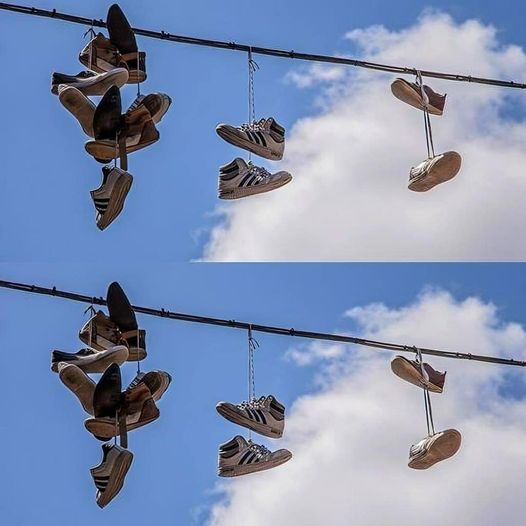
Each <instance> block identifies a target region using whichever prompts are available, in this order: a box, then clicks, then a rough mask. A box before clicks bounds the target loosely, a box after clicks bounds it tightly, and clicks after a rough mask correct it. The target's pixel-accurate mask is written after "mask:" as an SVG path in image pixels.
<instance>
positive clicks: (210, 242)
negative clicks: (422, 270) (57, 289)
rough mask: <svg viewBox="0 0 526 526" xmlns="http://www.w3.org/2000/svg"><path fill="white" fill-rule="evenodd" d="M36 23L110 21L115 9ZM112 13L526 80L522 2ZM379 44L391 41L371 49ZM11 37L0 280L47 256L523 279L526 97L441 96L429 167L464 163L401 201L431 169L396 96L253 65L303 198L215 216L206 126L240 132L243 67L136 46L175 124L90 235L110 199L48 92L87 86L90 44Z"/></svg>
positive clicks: (43, 35)
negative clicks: (291, 264)
mask: <svg viewBox="0 0 526 526" xmlns="http://www.w3.org/2000/svg"><path fill="white" fill-rule="evenodd" d="M34 5H36V6H39V7H43V8H49V9H51V8H56V9H58V10H61V11H65V12H71V13H75V14H78V15H83V16H88V17H91V16H93V17H96V18H104V17H105V13H106V9H107V5H108V4H107V3H105V2H102V1H98V0H96V1H92V2H90V3H89V5H88V4H86V3H85V2H79V1H73V0H68V1H66V0H62V1H61V0H57V1H55V2H52V3H49V2H47V3H46V2H41V1H40V2H34ZM121 6H122V7H123V9H124V11H125V12H126V13H127V15H128V18H129V19H130V21H131V23H132V25H137V26H142V27H145V28H152V29H157V30H161V29H164V30H166V31H169V32H172V33H181V34H187V35H195V36H201V37H210V38H217V39H223V40H227V41H230V40H235V41H238V42H248V43H254V44H260V45H267V46H275V47H281V48H285V49H295V50H305V51H311V52H318V53H326V54H332V53H339V54H349V55H351V56H356V57H362V58H371V59H375V60H386V61H390V62H393V63H399V64H402V65H408V66H420V67H436V68H442V69H444V70H447V71H464V72H466V73H470V72H471V73H473V74H477V73H479V74H487V75H490V76H500V77H503V78H514V79H516V80H521V79H522V80H526V76H525V75H526V74H525V73H524V71H526V66H525V65H526V58H525V55H524V52H523V50H522V48H523V47H524V45H525V37H524V31H523V28H522V25H521V23H520V20H522V18H523V15H524V14H525V11H524V9H525V8H524V4H523V3H522V2H518V1H509V2H499V3H495V2H482V3H481V2H478V1H462V2H438V1H437V2H433V3H428V2H420V1H407V0H406V1H400V2H397V3H396V5H394V4H392V2H387V1H384V0H382V1H380V0H372V1H370V2H366V3H361V4H360V3H355V2H353V3H349V2H345V1H337V0H333V1H331V2H329V3H326V4H324V5H323V8H321V7H320V6H319V5H318V4H315V3H305V2H299V1H296V0H290V1H287V2H270V3H268V2H267V3H265V4H260V5H258V4H253V3H250V4H247V3H246V2H240V1H231V0H225V1H224V2H221V3H217V2H213V1H210V0H208V1H203V0H197V1H195V2H191V3H190V4H188V5H180V4H174V3H173V2H169V1H156V2H155V3H154V4H151V6H152V7H151V8H150V7H149V8H148V9H144V8H143V5H142V4H141V3H139V2H132V1H128V2H127V1H123V2H121ZM430 10H431V11H430ZM423 13H428V14H427V15H426V16H425V17H424V18H421V17H422V15H423ZM430 13H431V14H430ZM446 15H447V16H450V17H451V18H447V17H446V18H444V16H446ZM469 20H477V21H478V22H469V23H468V24H467V25H466V21H469ZM376 25H383V26H384V27H385V30H383V31H380V32H379V31H378V30H371V29H367V28H371V27H372V26H376ZM492 27H493V28H494V30H492V29H491V28H492ZM0 29H1V34H2V36H3V38H2V39H1V42H0V58H1V59H2V63H3V65H4V70H5V71H9V79H10V80H9V81H8V82H7V81H6V82H4V97H5V100H6V101H8V103H7V104H5V105H4V123H6V124H5V126H4V127H3V129H2V130H3V136H4V148H3V149H2V154H3V159H2V169H3V173H5V174H7V175H8V176H7V177H4V178H3V183H2V191H1V192H0V210H1V213H2V214H3V220H2V227H1V230H0V236H1V237H0V240H1V243H0V245H1V246H2V248H1V249H0V258H1V260H3V261H7V260H9V261H15V260H16V261H32V260H33V259H34V254H35V253H38V254H39V259H40V260H42V261H65V260H69V261H75V260H79V259H82V260H85V261H91V262H95V261H98V260H100V258H101V256H102V257H104V258H114V257H122V256H121V255H119V256H117V254H116V247H125V251H126V253H128V252H129V251H130V250H132V251H133V256H132V257H133V258H134V259H137V260H142V261H145V260H151V259H153V260H156V261H164V262H180V261H188V260H192V259H200V258H204V259H213V260H272V261H274V260H365V261H367V260H393V259H396V260H444V259H445V260H495V259H506V260H514V259H524V256H525V253H526V246H525V245H524V243H523V241H522V239H519V238H518V235H519V233H520V232H521V231H522V229H523V228H524V226H525V219H526V218H525V216H524V207H523V206H522V196H523V195H524V190H525V188H524V184H525V183H524V180H525V179H524V177H523V176H522V172H523V165H524V162H525V159H524V153H523V152H524V147H523V145H524V140H526V128H525V127H524V126H523V125H522V120H521V119H522V117H523V116H524V103H523V97H522V95H523V94H522V93H511V92H510V90H497V89H493V88H484V87H482V88H478V87H475V86H465V85H457V84H453V83H445V82H444V81H440V82H436V83H434V84H433V85H434V87H435V89H437V90H438V91H447V92H448V93H449V96H450V99H449V100H450V102H449V103H448V108H447V111H446V115H445V116H444V118H443V119H442V120H439V119H434V121H433V124H434V128H435V137H436V142H437V149H438V150H444V149H448V148H455V149H458V150H459V151H460V152H461V153H462V155H463V156H464V158H465V161H466V162H465V171H463V172H462V174H461V175H459V177H458V180H456V181H454V182H451V183H450V184H448V185H444V186H443V187H440V188H437V189H436V190H435V191H433V192H430V193H429V194H426V195H425V196H422V195H415V194H413V193H412V192H408V191H407V189H406V184H407V181H406V179H407V174H408V171H409V168H410V166H412V165H414V164H416V163H418V162H420V161H421V160H422V159H423V158H424V157H425V150H424V139H423V135H422V130H421V119H419V116H418V113H417V112H416V111H415V110H413V109H412V108H409V107H406V106H405V105H403V104H401V103H399V102H398V101H396V100H395V99H394V98H393V97H392V96H391V95H390V93H389V83H390V81H391V80H392V77H391V76H389V75H379V74H375V73H373V74H364V73H363V72H356V71H351V70H346V71H348V72H347V73H346V74H342V72H341V71H338V70H332V69H330V68H329V69H320V68H315V69H314V70H312V69H309V67H308V65H307V64H304V63H299V62H292V61H288V60H279V59H273V58H271V57H257V62H258V64H259V65H260V68H261V69H260V70H259V71H258V73H257V77H256V109H257V113H258V116H266V115H274V116H275V117H276V118H277V119H278V120H279V122H281V123H282V124H283V125H285V126H286V128H287V129H288V130H289V135H288V137H289V141H288V147H287V152H288V153H287V155H286V157H285V160H284V162H283V163H282V167H285V168H287V169H290V170H291V172H293V174H294V176H295V179H294V181H293V183H292V184H291V185H289V186H288V187H287V188H284V189H282V190H281V191H279V192H274V193H272V194H268V195H264V196H259V197H254V198H253V199H246V200H244V201H243V202H239V203H226V204H224V203H220V202H219V201H218V200H217V198H216V186H217V170H218V167H219V166H220V165H222V164H224V163H226V162H229V161H230V160H231V159H232V158H233V157H234V156H236V155H238V154H239V153H240V152H238V151H236V149H235V148H234V147H232V146H230V145H228V144H226V143H224V142H223V141H221V140H220V139H219V138H218V137H217V136H216V133H215V126H216V124H217V123H219V122H229V123H234V124H240V123H242V122H244V121H245V119H246V114H247V107H246V106H247V104H246V57H245V56H244V55H243V54H241V53H233V52H227V51H224V50H213V49H206V48H201V47H195V46H185V45H179V44H169V43H166V42H161V41H157V40H152V39H145V38H139V44H140V47H141V49H144V50H146V52H147V54H148V59H147V63H148V75H149V78H148V80H147V82H146V83H144V84H143V85H142V90H143V92H144V93H148V92H151V91H164V92H166V93H168V94H169V95H170V96H171V97H172V99H173V105H172V107H171V109H170V111H169V113H168V114H167V115H166V116H165V118H164V120H163V122H162V123H161V124H160V126H159V129H160V132H161V140H160V141H159V142H158V143H156V144H155V145H154V146H152V147H151V148H148V149H146V150H144V151H141V152H139V153H136V154H133V155H132V156H131V158H130V172H131V173H132V174H133V175H134V184H133V187H132V189H131V192H130V194H129V196H128V198H127V202H126V209H125V211H124V213H123V214H122V215H121V217H120V218H119V219H118V220H117V221H116V222H115V223H114V224H112V225H111V227H110V228H108V229H107V230H106V231H104V232H99V231H98V229H97V228H96V226H95V223H94V215H95V213H94V208H93V204H92V201H91V198H90V196H89V190H91V189H94V188H96V187H97V186H98V185H99V182H100V179H101V167H100V165H99V164H98V163H96V162H95V161H94V160H93V159H92V158H91V157H90V156H89V155H87V154H86V153H85V151H84V147H83V144H84V142H85V140H86V137H84V135H83V133H82V131H81V129H80V127H79V126H78V124H77V123H76V122H75V120H74V119H73V117H72V116H71V115H70V114H69V113H68V112H66V111H65V110H64V109H63V108H62V106H61V105H60V103H59V101H58V100H57V98H56V97H55V96H53V95H52V94H51V93H50V90H49V88H50V79H51V73H52V71H61V72H66V73H77V72H78V71H80V70H81V69H82V68H81V65H80V64H79V62H78V60H77V55H78V53H79V51H80V50H81V49H82V47H83V46H84V44H85V43H86V40H85V39H83V33H84V31H85V28H84V27H82V26H77V25H75V24H68V23H65V22H61V21H51V20H49V19H43V18H38V17H29V16H24V15H19V14H15V13H8V12H2V13H1V15H0ZM357 30H361V32H360V31H358V32H356V31H357ZM353 31H354V33H350V32H353ZM346 35H347V37H346ZM349 35H350V36H349ZM510 45H513V46H515V47H513V48H511V50H510V49H508V47H507V46H510ZM517 46H518V47H517ZM134 96H135V88H134V87H128V88H127V89H125V90H123V100H124V105H125V106H126V105H127V104H129V103H131V102H132V100H133V99H134ZM460 109H462V111H460ZM510 119H511V120H512V121H513V122H515V123H516V126H515V127H512V126H511V125H510ZM7 123H9V124H7ZM393 131H396V133H393ZM267 166H269V164H268V163H267ZM276 166H277V165H276ZM291 204H292V206H291ZM327 232H330V235H327ZM132 247H133V248H132ZM127 255H128V254H127Z"/></svg>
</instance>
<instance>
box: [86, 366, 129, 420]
mask: <svg viewBox="0 0 526 526" xmlns="http://www.w3.org/2000/svg"><path fill="white" fill-rule="evenodd" d="M121 389H122V381H121V370H120V367H119V366H118V365H117V364H116V363H113V364H111V365H110V366H109V367H108V368H107V369H106V370H105V371H104V374H103V375H102V376H101V378H100V380H99V381H98V383H97V386H96V387H95V392H94V393H93V414H94V416H95V418H101V417H103V416H115V415H116V414H117V411H118V409H119V408H120V405H121Z"/></svg>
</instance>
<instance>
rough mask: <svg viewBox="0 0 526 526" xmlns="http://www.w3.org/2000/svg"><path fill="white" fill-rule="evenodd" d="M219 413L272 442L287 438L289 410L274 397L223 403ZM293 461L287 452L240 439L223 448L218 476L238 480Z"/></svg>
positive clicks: (237, 438) (218, 408) (220, 448)
mask: <svg viewBox="0 0 526 526" xmlns="http://www.w3.org/2000/svg"><path fill="white" fill-rule="evenodd" d="M216 409H217V412H218V413H219V414H220V415H221V416H223V417H224V418H226V419H227V420H229V421H230V422H233V423H234V424H237V425H239V426H242V427H245V428H248V429H250V430H251V431H254V432H255V433H259V434H260V435H263V436H266V437H269V438H281V437H282V436H283V429H284V427H285V407H284V406H283V405H282V404H280V403H279V402H278V400H276V398H275V397H274V396H272V395H269V396H262V397H261V398H258V399H253V400H251V401H249V402H242V403H241V404H231V403H229V402H219V403H218V404H217V406H216ZM291 458H292V453H291V452H290V451H289V450H287V449H278V450H277V451H270V450H269V449H267V448H266V447H265V446H263V445H260V444H256V443H254V442H252V440H251V439H249V440H246V439H245V438H243V437H242V436H240V435H237V436H235V437H234V438H232V440H229V441H228V442H226V443H224V444H221V445H220V446H219V462H218V474H219V476H220V477H238V476H240V475H247V474H248V473H255V472H257V471H265V470H267V469H271V468H275V467H277V466H280V465H281V464H284V463H285V462H287V461H289V460H290V459H291Z"/></svg>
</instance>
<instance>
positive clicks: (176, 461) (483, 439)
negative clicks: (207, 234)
mask: <svg viewBox="0 0 526 526" xmlns="http://www.w3.org/2000/svg"><path fill="white" fill-rule="evenodd" d="M0 272H1V275H2V279H7V280H13V281H21V282H26V283H35V284H39V285H43V286H53V285H54V286H57V288H61V289H65V290H70V291H74V292H79V293H85V294H90V295H92V294H93V295H97V296H99V295H104V294H105V291H106V287H107V285H108V284H109V283H110V282H111V281H113V280H118V281H119V282H120V283H121V285H122V286H123V288H124V290H125V291H126V292H127V294H128V296H129V298H130V300H131V301H132V303H134V304H138V305H144V306H151V307H159V308H160V307H164V308H169V309H171V310H179V311H183V312H189V313H197V314H203V315H211V316H218V317H225V318H228V319H232V318H233V319H237V320H243V321H252V322H259V323H266V324H275V325H282V326H285V327H294V328H297V329H300V328H306V329H311V330H319V331H327V332H332V331H341V332H347V333H350V334H354V335H364V336H367V337H372V338H377V339H386V340H388V341H394V342H399V343H404V344H408V345H413V344H415V345H422V346H436V347H438V348H446V349H450V350H458V351H463V352H472V353H481V354H493V355H499V356H508V357H509V356H514V357H516V358H522V359H525V358H526V355H525V351H524V348H525V345H526V333H525V332H524V327H525V324H526V318H525V314H524V313H525V309H524V290H525V285H526V275H525V273H524V268H523V266H522V265H446V264H442V265H396V264H393V265H371V264H368V265H359V264H356V265H338V264H334V265H322V264H318V265H314V264H312V265H309V264H305V265H187V264H180V265H175V266H171V265H163V264H159V265H157V266H156V267H155V272H146V271H145V269H144V267H143V266H142V265H141V264H139V263H136V262H131V263H128V264H127V265H126V266H125V267H121V268H120V269H118V270H117V269H116V268H109V267H105V266H97V267H93V266H91V265H89V264H82V265H81V264H65V265H56V264H54V263H33V264H2V265H0ZM0 309H1V314H2V316H1V320H2V321H1V325H0V327H1V330H0V345H1V348H2V349H3V355H4V363H5V367H8V370H9V374H7V375H4V376H5V378H4V382H7V383H6V385H5V392H6V393H7V395H6V396H5V397H4V398H3V400H4V402H3V404H2V410H3V412H4V418H3V419H2V423H0V435H1V436H2V450H3V452H4V454H3V455H1V456H0V469H1V472H2V474H3V481H4V482H3V484H2V487H1V490H2V491H1V494H2V499H0V516H2V520H3V522H4V523H5V524H9V525H13V526H25V525H27V526H30V525H33V524H35V523H36V522H39V523H41V524H54V525H62V524H64V525H66V524H70V523H71V521H72V520H74V521H75V523H76V524H77V525H78V526H84V525H90V524H93V523H94V522H95V521H97V524H100V525H101V526H103V525H106V524H108V525H110V524H115V521H117V522H119V523H126V522H136V521H138V520H139V521H141V520H148V522H163V523H169V524H172V523H173V524H188V525H204V524H213V525H214V526H223V525H229V526H238V525H239V526H241V525H248V526H254V525H257V526H259V525H265V524H267V525H268V524H276V525H280V526H281V525H285V524H291V523H293V522H296V523H298V524H305V525H308V526H310V525H313V526H314V525H316V524H320V523H321V519H320V518H319V516H318V514H319V513H323V514H324V516H325V517H326V521H325V523H327V524H331V525H336V526H339V525H340V524H341V525H343V524H356V525H357V526H364V525H365V526H373V525H376V524H384V523H385V521H386V520H388V517H389V516H390V517H392V519H393V522H394V523H402V522H403V523H405V524H408V525H416V524H420V523H421V515H420V516H418V514H419V513H425V511H422V510H421V506H425V505H429V506H431V505H432V504H433V502H436V499H438V501H439V502H443V500H442V501H441V500H440V499H447V501H448V507H447V508H448V509H447V510H444V509H442V510H441V513H440V514H439V515H434V516H433V517H429V520H428V521H427V522H428V523H429V524H431V525H433V526H434V525H435V524H436V525H438V524H442V523H443V521H446V522H447V521H448V520H449V522H450V523H455V524H459V525H460V526H463V525H468V524H488V525H489V524H494V523H495V521H494V518H495V516H494V514H495V513H501V514H503V516H504V517H506V519H507V524H510V525H519V524H521V523H522V517H523V509H522V508H523V506H522V500H521V499H520V498H519V497H520V492H521V491H522V489H521V488H522V481H523V471H524V469H523V467H524V464H525V462H526V458H525V454H524V451H523V447H522V444H523V442H524V433H525V432H526V429H525V424H524V422H525V421H526V419H525V418H524V416H526V415H522V413H521V415H520V417H518V416H517V412H520V411H522V412H524V409H523V407H522V406H524V403H523V398H524V396H525V394H526V383H525V382H524V377H523V373H522V371H521V370H519V371H516V372H515V371H510V370H509V368H503V367H499V366H491V365H484V364H475V363H464V362H452V361H450V360H439V359H437V360H433V364H434V365H435V367H436V368H438V369H440V370H444V369H447V370H448V371H449V372H448V380H447V386H446V392H445V394H444V396H442V397H438V396H437V397H434V399H433V402H434V404H435V405H434V411H435V421H436V423H437V427H439V428H443V427H453V426H455V427H457V428H458V429H459V430H460V431H461V432H462V433H463V435H464V440H465V443H464V447H463V449H462V450H461V452H460V453H459V455H458V456H457V457H456V458H455V459H454V460H451V461H449V462H448V463H443V464H441V465H439V466H436V467H435V468H434V469H433V470H429V471H428V472H426V473H425V474H422V473H418V472H414V471H412V470H409V469H408V468H407V467H406V462H407V452H408V448H409V446H410V445H411V443H414V442H416V441H417V440H419V439H420V438H422V437H423V436H424V434H425V431H424V430H425V423H424V416H423V412H422V404H421V397H420V396H419V395H418V392H417V390H416V388H413V386H410V385H406V384H404V383H402V382H400V381H399V380H397V379H396V377H394V376H393V375H392V374H391V372H390V370H389V365H388V364H389V360H390V359H391V358H392V355H391V354H390V353H387V352H376V351H369V350H367V349H366V350H360V349H359V348H357V347H353V346H349V347H339V346H329V347H326V346H323V345H322V346H317V345H311V344H310V343H309V342H304V341H302V340H295V339H292V338H288V337H276V336H269V335H259V334H257V335H256V338H257V340H258V342H259V344H260V349H259V351H258V352H257V354H256V391H257V393H258V394H268V393H272V394H274V395H275V396H277V397H278V399H279V400H281V401H282V402H283V403H285V405H286V406H287V415H288V417H287V425H286V431H285V435H284V439H283V440H282V441H279V445H278V442H276V441H268V440H266V439H262V442H263V443H266V444H267V445H269V446H270V447H272V448H277V447H283V446H284V447H288V448H289V449H290V450H291V451H293V453H294V455H295V456H294V458H293V459H292V461H291V462H290V463H289V464H288V465H287V466H283V467H281V468H280V469H276V470H274V471H273V472H272V473H270V472H269V473H267V474H259V475H254V476H253V477H250V478H249V477H244V478H242V479H239V480H236V481H226V483H223V481H221V480H220V479H218V477H217V476H216V463H217V447H218V445H219V444H220V443H222V442H224V441H226V440H228V439H229V438H231V437H232V436H234V435H235V434H236V433H238V432H239V431H240V430H238V429H236V426H234V425H233V424H231V423H229V422H227V421H226V420H223V419H221V418H220V417H219V416H218V415H217V414H216V411H215V404H216V403H217V402H218V401H220V400H228V401H233V402H238V401H239V402H240V401H241V400H242V399H244V398H245V396H246V385H247V384H246V364H247V362H246V359H247V357H246V334H245V333H244V332H243V331H238V330H228V329H221V328H216V327H207V326H200V325H194V324H185V323H181V322H174V321H169V320H164V319H160V318H152V317H147V316H143V315H139V316H138V318H139V323H140V326H141V327H144V328H145V329H146V330H147V342H148V353H149V356H148V359H147V360H146V361H145V362H143V370H148V369H155V368H162V369H165V370H167V371H169V372H170V374H172V376H173V379H174V381H173V383H172V385H171V387H170V389H169V390H168V391H167V393H166V394H165V396H164V397H163V399H162V400H161V402H160V403H159V407H160V410H161V417H160V419H159V420H158V421H156V422H155V423H153V424H152V425H150V426H148V427H145V428H143V429H142V430H137V431H135V432H133V433H132V434H131V435H130V449H131V451H133V453H134V454H135V459H134V464H133V466H132V468H131V470H130V472H129V474H128V477H127V479H126V485H125V488H124V490H123V491H122V493H121V494H120V495H119V497H118V498H117V499H116V500H115V501H114V502H112V503H111V504H110V505H109V506H108V507H107V508H106V509H105V510H103V511H101V510H99V509H98V508H97V506H96V504H95V501H94V498H95V488H94V485H93V482H92V480H91V477H90V474H89V471H88V469H89V468H90V467H91V466H94V465H96V464H98V462H99V461H100V457H101V449H100V443H99V442H98V441H96V440H95V439H94V438H93V437H92V436H91V435H90V434H89V433H88V432H87V431H86V430H85V429H84V426H83V420H84V418H85V417H86V415H85V414H84V413H83V411H82V408H81V407H80V405H79V404H78V402H77V400H76V399H75V397H74V396H73V395H72V394H71V393H70V392H69V391H67V390H66V389H65V388H64V387H63V386H62V384H61V383H60V381H59V379H58V378H57V376H56V375H55V374H54V373H52V372H51V371H50V368H49V367H50V351H51V350H52V349H55V348H57V349H62V350H65V351H76V350H78V349H79V348H80V341H79V340H78V337H77V332H78V330H79V328H80V327H81V326H82V324H83V323H84V321H85V319H86V318H85V315H84V309H85V305H83V304H80V303H79V304H77V303H75V302H70V301H66V300H62V299H58V298H50V297H45V296H37V295H30V294H24V293H20V292H16V291H9V290H0ZM15 364H16V366H15ZM512 372H513V373H514V374H511V375H510V373H512ZM133 375H134V366H133V365H130V364H128V365H127V366H126V367H123V378H124V379H125V381H126V380H129V379H131V378H132V377H133ZM342 386H343V387H342ZM342 389H344V391H343V392H342ZM327 397H329V398H330V404H329V405H328V406H327V405H326V400H327ZM387 400H389V402H388V405H386V401H387ZM305 404H307V405H305ZM305 407H307V413H305ZM269 442H270V443H269ZM368 442H370V443H369V444H368ZM320 444H321V446H320ZM327 455H328V456H327ZM364 459H367V464H366V466H364V465H363V464H364V461H365V460H364ZM519 467H520V470H519ZM312 470H315V476H314V477H313V474H312ZM481 471H483V472H484V473H485V476H484V478H483V480H482V479H481V478H480V472H481ZM380 473H383V475H382V476H384V477H385V481H386V485H382V486H381V487H378V479H377V477H379V476H380ZM329 474H331V475H330V476H329ZM372 474H375V477H376V478H375V477H372ZM331 477H332V478H331ZM371 477H372V480H371ZM444 478H445V479H446V480H444ZM397 484H399V485H400V487H404V488H405V489H404V491H403V492H398V491H397V490H396V489H395V487H396V485H397ZM458 484H464V485H465V488H471V491H470V495H469V496H468V495H466V494H465V493H463V491H464V490H462V491H461V490H460V488H459V487H458ZM417 487H418V491H419V492H423V493H424V494H423V495H420V493H417V494H415V493H413V492H414V491H416V489H417ZM341 488H343V490H342V489H341ZM501 489H502V491H504V489H505V491H506V492H507V493H506V498H503V499H502V500H500V495H501ZM327 491H331V492H333V493H331V494H330V495H329V494H326V492H327ZM341 491H344V493H345V494H342V493H341ZM481 492H489V493H490V495H489V496H488V498H487V499H482V498H480V495H481ZM492 492H495V497H493V496H492V495H491V493H492ZM320 495H324V497H323V498H320ZM352 495H355V498H354V499H351V496H352ZM394 495H396V496H397V498H398V499H399V500H398V502H391V500H392V499H393V496H394ZM417 495H418V496H417ZM373 496H376V497H374V498H377V499H379V500H380V501H382V499H387V500H385V501H384V504H386V506H387V503H389V506H388V508H389V509H385V508H384V507H378V506H377V507H376V508H375V506H374V502H372V501H371V499H372V498H373ZM514 496H516V499H515V500H513V497H514ZM230 499H231V504H228V503H229V502H230ZM239 499H241V501H242V502H241V503H240V500H239ZM433 499H435V501H433ZM472 499H475V500H476V499H478V500H477V503H476V504H475V502H474V501H473V500H472ZM351 504H352V506H351ZM225 506H226V507H225ZM367 506H369V507H370V508H371V510H372V509H376V512H374V513H373V512H372V511H371V512H370V513H371V515H370V516H367V513H365V512H366V509H364V507H365V508H367ZM247 508H250V509H247ZM353 510H354V511H353ZM382 512H383V513H386V514H387V515H385V516H384V515H383V514H382ZM468 512H469V515H465V514H466V513H468ZM353 513H356V515H355V519H354V522H353V521H351V519H350V517H352V516H353V515H352V514H353ZM361 513H365V515H364V516H363V517H361V515H360V514H361ZM415 514H416V516H415ZM464 516H465V518H464V519H462V517H464ZM240 517H242V519H241V518H240ZM295 517H296V519H295ZM309 517H310V518H309ZM484 517H486V518H484ZM73 518H74V519H73ZM492 521H493V522H492Z"/></svg>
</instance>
